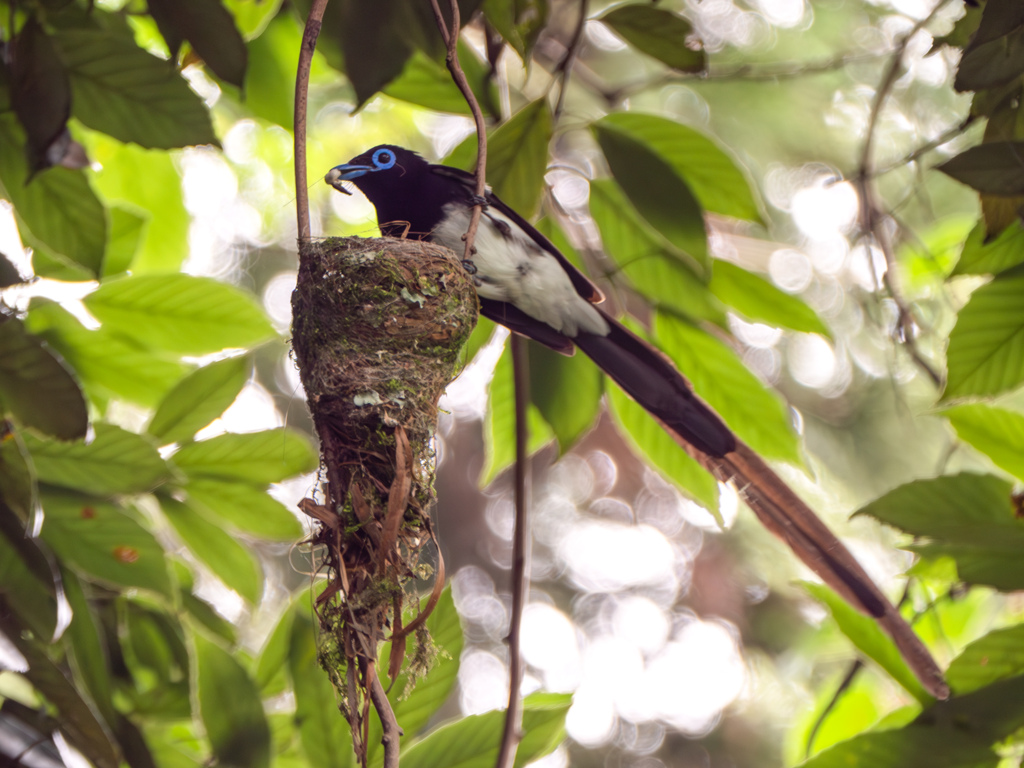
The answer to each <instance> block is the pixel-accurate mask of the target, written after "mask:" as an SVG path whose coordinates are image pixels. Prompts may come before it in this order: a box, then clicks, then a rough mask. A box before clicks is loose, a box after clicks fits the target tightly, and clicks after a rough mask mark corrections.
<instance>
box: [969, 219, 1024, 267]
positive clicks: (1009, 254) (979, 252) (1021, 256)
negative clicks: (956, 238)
mask: <svg viewBox="0 0 1024 768" xmlns="http://www.w3.org/2000/svg"><path fill="white" fill-rule="evenodd" d="M986 229H987V228H986V227H985V222H984V221H979V222H978V224H977V225H976V226H975V227H974V229H972V230H971V233H970V234H969V235H968V236H967V240H966V241H965V242H964V249H963V251H962V252H961V253H960V260H959V261H957V263H956V266H954V267H953V272H952V274H953V275H996V274H999V273H1000V272H1004V271H1006V270H1007V269H1010V268H1012V267H1015V266H1017V265H1018V264H1020V263H1021V262H1024V227H1022V226H1021V224H1020V222H1019V221H1015V222H1014V223H1013V224H1011V225H1010V226H1008V227H1007V228H1006V229H1004V230H1003V231H1002V232H1000V233H999V235H998V236H997V237H996V238H995V239H993V240H991V241H989V242H986V234H987V233H986Z"/></svg>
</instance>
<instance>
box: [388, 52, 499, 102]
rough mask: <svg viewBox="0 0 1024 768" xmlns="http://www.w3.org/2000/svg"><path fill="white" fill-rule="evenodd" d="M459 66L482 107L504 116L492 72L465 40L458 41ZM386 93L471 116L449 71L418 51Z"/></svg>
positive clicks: (401, 98) (390, 84)
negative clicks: (490, 74)
mask: <svg viewBox="0 0 1024 768" xmlns="http://www.w3.org/2000/svg"><path fill="white" fill-rule="evenodd" d="M459 64H460V65H461V66H462V71H463V73H464V74H465V75H466V80H467V82H468V83H469V85H470V88H472V90H473V94H474V95H475V96H476V99H477V102H479V104H480V108H481V109H483V110H484V112H485V113H486V112H489V113H491V114H492V115H493V114H495V113H497V117H499V118H500V116H501V109H500V107H499V105H498V91H497V88H495V86H494V84H493V83H492V82H490V80H489V79H488V77H487V76H488V73H489V69H488V67H486V66H485V65H484V64H483V63H482V62H481V61H480V60H479V59H478V58H477V57H476V54H475V53H474V52H473V49H472V48H471V47H470V46H469V45H468V44H467V43H465V42H464V41H462V40H459ZM383 92H384V93H385V94H387V95H388V96H390V97H391V98H393V99H400V100H402V101H407V102H409V103H410V104H417V105H419V106H421V107H426V108H427V109H433V110H436V111H438V112H451V113H453V114H456V115H470V114H472V113H471V111H470V108H469V105H468V104H467V103H466V99H465V98H464V97H463V95H462V93H461V91H459V89H458V87H457V86H456V85H455V83H454V82H453V81H452V76H451V73H450V72H449V71H448V68H447V67H446V66H445V65H444V64H442V63H441V62H439V61H435V60H434V59H432V58H430V57H429V56H427V55H426V54H425V53H423V52H422V51H416V52H415V53H413V55H412V57H411V58H410V59H409V61H407V62H406V64H405V69H404V70H402V75H401V77H399V78H398V79H396V80H393V81H392V82H391V83H389V84H388V85H386V86H385V87H384V89H383Z"/></svg>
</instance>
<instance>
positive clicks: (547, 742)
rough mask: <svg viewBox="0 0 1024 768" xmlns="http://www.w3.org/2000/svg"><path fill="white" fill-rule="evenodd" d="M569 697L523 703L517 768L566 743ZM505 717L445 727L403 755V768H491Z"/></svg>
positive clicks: (494, 714) (492, 716)
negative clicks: (438, 767) (436, 767)
mask: <svg viewBox="0 0 1024 768" xmlns="http://www.w3.org/2000/svg"><path fill="white" fill-rule="evenodd" d="M571 701H572V697H571V696H570V695H569V694H539V695H538V694H535V695H533V696H528V697H526V699H524V700H523V727H522V733H523V738H522V741H520V742H519V749H518V751H517V752H516V761H515V765H516V766H517V767H518V766H523V765H526V764H527V763H530V762H532V761H534V760H537V759H539V758H541V757H543V756H544V755H546V754H548V753H549V752H551V751H552V750H553V749H555V747H557V746H558V745H559V744H561V743H562V741H563V740H564V739H565V714H566V712H568V711H569V704H570V703H571ZM504 721H505V713H504V712H500V711H495V712H487V713H486V714H483V715H469V716H467V717H463V718H461V719H459V720H456V721H455V722H452V723H448V724H446V725H442V726H440V727H439V728H436V729H434V730H433V731H431V732H430V733H429V734H428V735H427V736H426V737H424V738H423V739H421V740H420V741H417V742H416V743H415V744H413V745H412V746H411V747H409V749H407V750H405V752H404V754H403V755H402V768H428V767H429V768H435V766H439V765H443V766H445V767H446V768H489V766H492V765H494V762H495V760H496V759H497V757H498V745H499V743H500V742H501V732H502V729H503V727H504Z"/></svg>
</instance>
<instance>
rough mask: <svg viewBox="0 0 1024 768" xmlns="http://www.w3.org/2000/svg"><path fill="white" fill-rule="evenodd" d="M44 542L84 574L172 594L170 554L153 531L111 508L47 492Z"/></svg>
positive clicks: (81, 497)
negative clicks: (168, 567)
mask: <svg viewBox="0 0 1024 768" xmlns="http://www.w3.org/2000/svg"><path fill="white" fill-rule="evenodd" d="M43 508H44V509H45V510H46V522H45V524H44V525H43V534H42V535H43V540H44V541H45V542H46V543H47V544H48V545H49V546H51V547H52V548H53V550H54V552H56V553H57V556H58V557H59V558H60V559H61V560H62V561H63V562H66V563H69V564H70V565H71V566H72V567H74V568H75V569H76V570H77V571H79V572H80V573H84V574H88V575H89V576H90V577H91V578H93V579H99V580H101V581H104V582H107V583H110V584H115V585H119V586H123V587H140V588H143V589H151V590H154V591H156V592H160V593H161V594H164V595H168V596H169V595H170V594H171V584H170V579H169V577H168V575H167V559H166V558H167V555H166V553H165V552H164V549H163V547H161V546H160V544H159V543H158V542H157V540H156V539H155V538H154V537H153V534H151V533H150V532H149V531H147V530H146V529H145V528H143V527H142V526H141V525H140V524H139V523H138V522H137V521H136V520H135V519H134V518H133V517H131V516H130V515H128V514H127V513H126V512H124V511H122V510H121V509H119V508H118V507H116V506H114V505H113V504H109V503H107V502H104V501H99V500H97V499H91V498H89V497H86V496H80V495H77V494H71V493H61V492H58V491H45V492H44V493H43Z"/></svg>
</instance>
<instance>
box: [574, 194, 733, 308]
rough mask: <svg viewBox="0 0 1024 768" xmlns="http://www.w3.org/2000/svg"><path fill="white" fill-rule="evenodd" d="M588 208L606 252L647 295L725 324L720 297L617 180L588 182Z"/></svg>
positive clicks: (651, 298) (658, 302) (649, 297)
mask: <svg viewBox="0 0 1024 768" xmlns="http://www.w3.org/2000/svg"><path fill="white" fill-rule="evenodd" d="M590 213H591V215H592V216H593V217H594V223H595V224H597V227H598V229H599V230H600V232H601V242H602V244H603V245H604V250H605V252H606V253H607V254H608V255H609V256H610V257H611V258H612V259H613V260H614V261H615V263H616V264H617V265H618V267H619V270H620V271H621V272H622V274H624V275H625V276H626V277H627V278H629V282H630V283H632V284H633V286H634V287H635V288H636V290H637V291H639V292H640V294H641V295H643V297H644V298H646V299H647V300H649V301H651V302H654V303H655V304H657V305H660V306H665V307H669V308H671V309H673V310H675V311H676V312H679V313H681V314H685V315H686V316H687V317H693V318H695V319H698V320H710V321H711V322H713V323H716V324H719V325H724V324H725V312H724V310H723V307H722V306H721V304H720V303H719V302H718V300H717V299H716V298H715V297H714V296H713V295H712V293H711V292H710V291H709V290H708V288H707V286H706V285H704V283H703V282H701V280H700V278H699V277H697V275H696V274H694V272H693V271H692V270H691V269H690V268H689V267H687V266H686V264H684V263H683V262H682V261H681V260H680V259H677V258H675V257H674V256H670V255H668V253H666V247H667V246H666V245H664V244H663V243H662V241H661V239H660V238H659V237H658V236H657V235H655V234H654V233H653V232H652V231H651V230H650V228H649V227H648V225H647V223H646V222H644V221H643V220H642V219H641V218H640V216H639V214H637V213H636V211H635V210H634V208H633V206H632V204H631V203H630V202H629V200H627V199H626V196H625V195H624V194H623V193H622V191H621V190H620V189H619V187H618V186H617V185H616V184H615V182H613V181H611V180H609V179H602V180H597V181H592V182H590Z"/></svg>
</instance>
